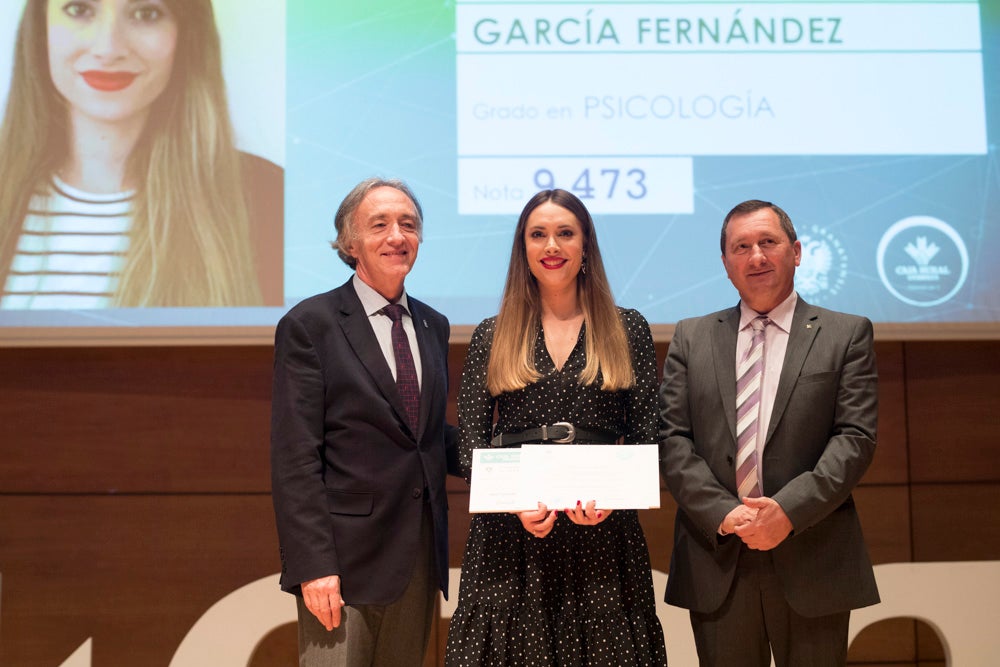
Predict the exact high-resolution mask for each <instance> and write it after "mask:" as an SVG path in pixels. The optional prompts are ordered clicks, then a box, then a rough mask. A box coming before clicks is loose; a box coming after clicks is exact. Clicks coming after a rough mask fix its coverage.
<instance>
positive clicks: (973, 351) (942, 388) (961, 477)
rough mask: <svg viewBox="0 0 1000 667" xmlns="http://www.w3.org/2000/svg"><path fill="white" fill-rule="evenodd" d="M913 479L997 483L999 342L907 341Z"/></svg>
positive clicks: (999, 458) (999, 460) (999, 478)
mask: <svg viewBox="0 0 1000 667" xmlns="http://www.w3.org/2000/svg"><path fill="white" fill-rule="evenodd" d="M906 382H907V394H908V396H907V400H908V414H909V419H910V431H909V434H910V441H909V446H910V470H911V475H912V481H913V482H966V481H992V482H1000V456H998V453H1000V450H998V439H997V431H998V415H1000V345H998V344H997V343H996V342H994V341H966V342H962V343H957V342H956V343H944V342H937V343H916V342H914V343H907V344H906Z"/></svg>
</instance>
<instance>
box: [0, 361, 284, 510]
mask: <svg viewBox="0 0 1000 667" xmlns="http://www.w3.org/2000/svg"><path fill="white" fill-rule="evenodd" d="M271 354H272V353H271V350H270V348H261V347H221V348H204V347H192V348H152V347H150V348H92V349H88V348H70V349H59V348H52V349H48V348H46V349H0V392H2V395H3V400H2V401H0V423H3V424H4V431H5V432H6V433H7V434H9V436H10V437H9V438H6V439H5V442H4V461H3V462H2V463H0V489H3V490H4V491H5V492H7V493H22V492H23V493H37V492H46V493H128V492H137V493H149V492H159V493H180V492H205V491H211V492H219V491H225V492H235V491H241V492H263V493H266V492H269V491H270V486H271V485H270V478H269V473H268V466H269V463H268V428H269V419H270V417H269V414H270V401H271ZM41 461H44V463H45V465H38V464H39V462H41Z"/></svg>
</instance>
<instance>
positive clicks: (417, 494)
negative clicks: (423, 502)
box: [413, 487, 424, 498]
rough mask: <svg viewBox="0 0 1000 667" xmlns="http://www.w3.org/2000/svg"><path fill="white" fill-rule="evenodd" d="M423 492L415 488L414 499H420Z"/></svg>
mask: <svg viewBox="0 0 1000 667" xmlns="http://www.w3.org/2000/svg"><path fill="white" fill-rule="evenodd" d="M423 492H424V490H423V489H421V488H417V487H414V489H413V497H414V498H419V497H420V494H422V493H423Z"/></svg>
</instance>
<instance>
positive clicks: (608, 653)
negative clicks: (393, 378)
mask: <svg viewBox="0 0 1000 667" xmlns="http://www.w3.org/2000/svg"><path fill="white" fill-rule="evenodd" d="M458 409H459V425H460V427H461V432H462V436H461V437H462V442H461V460H462V466H463V469H464V471H465V475H466V478H467V479H468V478H469V476H470V475H471V470H470V469H471V465H472V450H473V449H477V448H485V447H519V446H520V445H521V443H523V442H539V441H540V437H539V434H538V433H531V432H529V431H530V430H531V429H538V428H539V427H540V426H542V425H546V426H550V425H553V424H556V423H557V422H568V423H571V424H573V425H574V427H575V429H576V439H575V441H574V442H577V443H584V444H597V443H600V444H609V445H612V444H615V443H616V442H625V443H652V442H655V438H656V419H657V417H656V358H655V351H654V349H653V339H652V336H651V335H650V332H649V325H648V324H647V323H646V320H645V319H644V318H643V316H642V315H640V314H639V313H638V312H637V311H635V310H627V309H623V308H618V307H616V306H615V304H614V300H613V298H612V296H611V290H610V287H609V286H608V281H607V277H606V275H605V273H604V266H603V264H602V262H601V255H600V251H599V249H598V246H597V237H596V235H595V231H594V224H593V221H592V219H591V217H590V214H589V213H588V212H587V209H586V208H585V207H584V205H583V203H582V202H581V201H580V200H579V199H578V198H577V197H576V196H574V195H573V194H571V193H569V192H566V191H565V190H546V191H543V192H539V193H538V194H537V195H535V196H534V197H533V198H532V199H531V200H530V201H529V202H528V204H527V205H526V206H525V208H524V211H522V213H521V217H520V219H519V221H518V225H517V229H516V230H515V233H514V247H513V249H512V251H511V260H510V267H509V269H508V273H507V283H506V286H505V288H504V295H503V300H502V302H501V305H500V312H499V314H498V315H497V316H496V317H492V318H489V319H487V320H485V321H483V322H482V324H480V325H479V326H478V327H477V328H476V331H475V333H473V336H472V341H471V343H470V346H469V353H468V357H467V358H466V361H465V367H464V370H463V373H462V385H461V392H460V397H459V408H458ZM495 409H496V411H497V416H498V418H497V421H496V424H494V423H493V417H494V410H495ZM562 435H564V434H563V433H561V432H558V433H557V434H555V435H554V436H553V437H555V438H560V437H562ZM565 446H572V445H571V444H567V445H565ZM445 663H446V665H448V667H496V666H500V665H525V666H529V667H545V666H552V667H557V666H558V667H568V666H583V665H591V666H594V667H597V666H601V667H608V666H614V667H627V666H633V665H635V666H638V665H656V666H661V665H666V663H667V656H666V650H665V648H664V643H663V630H662V628H661V627H660V622H659V620H658V619H657V617H656V605H655V601H654V596H653V584H652V575H651V571H650V565H649V552H648V550H647V547H646V540H645V537H644V536H643V533H642V528H641V526H640V525H639V520H638V516H637V514H636V512H635V511H626V510H616V511H613V512H612V511H609V510H606V509H600V498H597V499H582V503H581V504H578V506H577V507H571V508H547V507H545V506H541V505H540V506H539V508H538V510H536V511H530V512H522V513H520V514H478V515H476V516H475V517H473V519H472V527H471V529H470V531H469V539H468V542H467V544H466V547H465V556H464V558H463V562H462V585H461V590H460V592H459V600H458V608H457V609H456V611H455V614H454V616H453V617H452V620H451V625H450V626H449V631H448V648H447V653H446V657H445Z"/></svg>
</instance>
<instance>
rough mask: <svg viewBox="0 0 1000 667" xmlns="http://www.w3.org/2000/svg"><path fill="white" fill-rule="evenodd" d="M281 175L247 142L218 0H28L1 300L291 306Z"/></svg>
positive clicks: (0, 243) (2, 147)
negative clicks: (227, 68) (238, 136)
mask: <svg viewBox="0 0 1000 667" xmlns="http://www.w3.org/2000/svg"><path fill="white" fill-rule="evenodd" d="M282 180H283V175H282V170H281V169H280V168H279V167H278V166H276V165H275V164H273V163H271V162H269V161H267V160H264V159H263V158H260V157H257V156H252V155H249V154H247V153H241V152H239V151H237V149H236V147H235V143H234V131H233V128H232V124H231V122H230V118H229V112H228V108H227V100H226V88H225V82H224V80H223V75H222V56H221V48H220V39H219V34H218V31H217V29H216V24H215V18H214V14H213V9H212V4H211V0H27V3H26V5H25V8H24V12H23V14H22V17H21V22H20V25H19V28H18V32H17V37H16V43H15V50H14V57H13V71H12V75H11V84H10V93H9V96H8V98H7V105H6V111H5V114H4V117H3V125H2V128H0V308H3V309H89V308H132V307H175V306H260V305H281V304H282V302H283V294H282V264H281V263H282V237H283V230H282V222H283V221H282V218H283V209H284V202H283V184H282Z"/></svg>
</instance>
